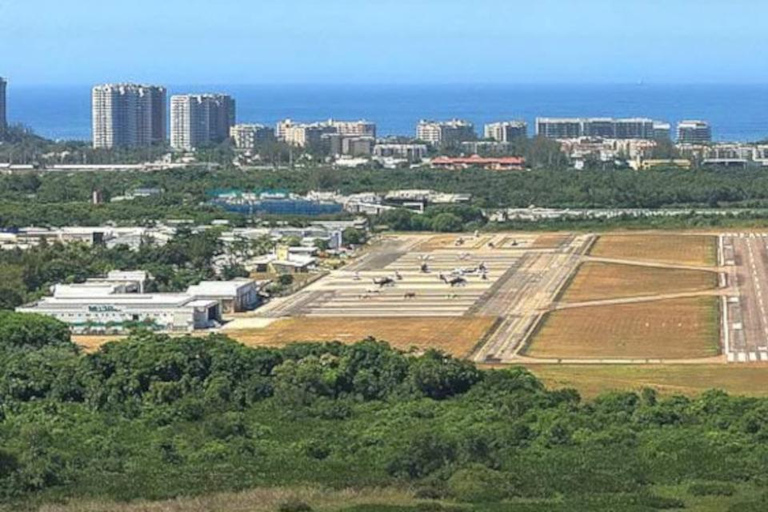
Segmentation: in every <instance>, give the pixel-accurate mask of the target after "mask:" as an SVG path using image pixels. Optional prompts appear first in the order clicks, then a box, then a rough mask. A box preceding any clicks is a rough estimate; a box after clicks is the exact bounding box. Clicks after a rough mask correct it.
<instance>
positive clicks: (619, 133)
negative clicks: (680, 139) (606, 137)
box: [613, 118, 657, 139]
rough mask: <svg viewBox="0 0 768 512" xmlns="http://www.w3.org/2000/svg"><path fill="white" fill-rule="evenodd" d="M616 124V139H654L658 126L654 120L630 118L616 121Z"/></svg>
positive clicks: (614, 122)
mask: <svg viewBox="0 0 768 512" xmlns="http://www.w3.org/2000/svg"><path fill="white" fill-rule="evenodd" d="M613 124H614V137H613V138H614V139H654V138H655V137H654V136H655V132H654V126H655V125H656V124H657V123H656V122H654V121H653V120H652V119H645V118H630V119H616V120H614V121H613Z"/></svg>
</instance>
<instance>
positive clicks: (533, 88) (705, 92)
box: [8, 81, 768, 142]
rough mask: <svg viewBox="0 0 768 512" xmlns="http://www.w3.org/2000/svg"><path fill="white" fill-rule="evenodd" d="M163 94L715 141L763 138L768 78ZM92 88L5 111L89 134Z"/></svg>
mask: <svg viewBox="0 0 768 512" xmlns="http://www.w3.org/2000/svg"><path fill="white" fill-rule="evenodd" d="M168 89H169V94H175V93H182V92H224V93H229V94H232V95H233V96H234V97H235V99H236V101H237V108H238V115H237V117H238V121H240V122H255V123H263V124H270V125H272V124H274V123H275V122H277V121H278V120H280V119H284V118H293V119H297V120H300V121H315V120H323V119H328V118H331V117H332V118H336V119H359V118H365V119H369V120H371V121H374V122H376V123H377V125H378V128H379V133H380V135H383V136H386V135H405V136H413V135H414V131H415V125H416V123H417V122H418V120H419V119H422V118H427V119H449V118H454V117H458V118H463V119H467V120H469V121H472V122H473V123H475V125H476V127H482V125H483V124H484V123H487V122H494V121H500V120H508V119H523V120H526V121H527V122H528V124H529V127H530V129H531V130H532V129H533V126H534V120H535V118H536V117H539V116H540V117H602V116H605V117H649V118H652V119H656V120H659V121H666V122H670V123H673V124H674V123H676V122H678V121H680V120H683V119H688V118H693V119H705V120H708V121H709V122H710V123H711V124H712V126H713V132H714V139H715V140H716V141H733V142H750V141H757V140H762V139H766V138H768V117H767V116H765V112H768V84H743V85H721V84H667V85H664V84H600V85H597V84H573V85H565V84H538V85H536V84H519V85H504V84H493V83H490V84H426V83H425V84H382V85H378V84H360V85H351V84H338V85H333V84H282V85H280V84H265V85H236V84H233V85H222V84H219V85H189V86H185V85H169V86H168ZM90 90H91V85H87V84H86V85H14V84H13V82H12V81H11V82H10V84H9V88H8V114H9V121H10V122H12V123H23V124H25V125H27V126H29V127H31V128H32V129H33V130H34V131H35V132H36V133H39V134H40V135H42V136H45V137H48V138H51V139H62V140H89V139H90V137H91V117H90Z"/></svg>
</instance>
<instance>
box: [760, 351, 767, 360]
mask: <svg viewBox="0 0 768 512" xmlns="http://www.w3.org/2000/svg"><path fill="white" fill-rule="evenodd" d="M760 360H761V361H768V352H760Z"/></svg>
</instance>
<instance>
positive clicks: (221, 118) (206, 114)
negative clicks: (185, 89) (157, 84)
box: [171, 94, 235, 151]
mask: <svg viewBox="0 0 768 512" xmlns="http://www.w3.org/2000/svg"><path fill="white" fill-rule="evenodd" d="M234 124H235V100H234V99H233V98H232V97H231V96H227V95H226V94H185V95H178V96H172V97H171V147H173V148H174V149H177V150H184V151H190V150H194V149H196V148H198V147H200V146H204V145H206V144H212V143H214V144H215V143H220V142H223V141H225V140H226V139H227V138H228V137H229V130H230V128H231V127H232V126H233V125H234Z"/></svg>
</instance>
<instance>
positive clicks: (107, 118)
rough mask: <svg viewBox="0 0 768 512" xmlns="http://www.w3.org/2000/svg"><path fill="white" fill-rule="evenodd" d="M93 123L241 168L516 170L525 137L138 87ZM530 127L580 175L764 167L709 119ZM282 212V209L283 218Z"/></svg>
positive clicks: (111, 138)
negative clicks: (283, 159) (229, 145)
mask: <svg viewBox="0 0 768 512" xmlns="http://www.w3.org/2000/svg"><path fill="white" fill-rule="evenodd" d="M6 86H7V82H6V81H5V80H4V79H2V78H0V132H2V131H5V130H6V129H7V119H6ZM168 110H170V112H168ZM92 123H93V127H92V128H93V146H94V147H95V148H107V149H109V148H118V147H127V148H140V147H149V146H152V145H155V144H165V143H166V142H170V146H171V148H173V149H174V150H176V151H183V152H188V151H194V150H195V149H197V148H200V147H203V146H206V145H210V144H216V143H221V142H224V141H225V140H227V139H231V140H232V142H233V144H234V146H235V147H236V148H238V149H239V150H241V151H242V153H241V155H245V156H244V160H243V161H250V160H251V157H252V156H254V155H257V154H258V152H259V150H260V149H261V148H262V147H264V145H265V144H268V143H270V142H276V141H277V142H282V143H285V144H288V145H290V146H294V147H296V148H299V149H302V150H305V151H313V150H320V151H321V152H322V153H324V154H326V155H329V157H330V158H332V159H334V162H335V163H336V165H338V166H347V167H357V166H361V165H368V164H370V163H371V162H375V163H378V164H379V165H381V166H383V167H385V168H396V167H407V166H413V165H418V164H425V165H430V166H432V167H433V168H441V169H465V168H468V167H482V168H485V169H489V170H498V171H503V170H520V169H523V168H525V161H524V160H522V159H520V158H517V157H514V156H510V155H515V154H517V152H518V149H517V148H519V145H518V144H516V141H519V140H521V139H526V138H527V137H528V136H529V129H528V124H527V123H526V122H525V121H519V120H511V121H501V122H495V123H489V124H486V125H485V126H484V127H483V129H482V132H481V135H480V136H479V135H478V133H476V131H475V126H474V125H473V124H472V123H471V122H469V121H466V120H462V119H451V120H448V121H435V120H421V121H419V122H418V124H417V125H416V129H415V136H413V137H410V138H409V137H388V138H377V136H378V134H377V127H376V124H375V123H373V122H371V121H367V120H358V121H340V120H335V119H329V120H326V121H320V122H309V123H305V122H296V121H293V120H291V119H285V120H282V121H279V122H278V123H277V124H276V125H275V126H274V127H273V126H266V125H262V124H237V117H236V104H235V100H234V99H233V98H232V97H231V96H228V95H226V94H181V95H174V96H171V97H170V101H169V99H168V98H167V91H166V89H165V88H164V87H161V86H156V85H138V84H105V85H98V86H96V87H94V88H93V91H92ZM535 123H536V124H535V128H534V130H533V133H534V134H535V136H537V137H542V138H547V139H553V140H557V141H558V142H559V143H560V144H561V147H562V150H563V152H564V153H565V154H566V155H567V156H568V157H569V158H570V159H571V161H572V162H573V163H574V166H575V167H577V168H578V167H579V165H580V164H582V165H583V164H584V162H586V161H587V160H589V159H597V160H599V161H603V162H610V161H612V160H625V161H629V162H630V163H631V165H632V166H634V167H635V168H638V169H640V168H650V167H653V165H654V160H653V157H652V156H651V155H652V154H653V153H654V148H655V147H656V146H657V145H658V144H659V143H661V142H662V141H666V142H672V141H674V142H676V149H677V153H679V155H680V157H679V163H680V164H681V165H682V166H684V167H686V166H692V165H695V164H698V165H725V166H742V165H747V164H748V163H757V164H759V165H766V164H767V163H768V155H766V148H765V147H763V146H759V145H748V144H712V127H711V126H710V124H709V123H708V122H706V121H700V120H687V121H681V122H680V123H678V124H677V126H676V128H675V131H674V133H673V128H672V126H671V125H670V124H669V123H666V122H661V121H656V120H653V119H649V118H602V117H587V118H551V117H539V118H537V119H536V121H535ZM442 148H451V149H453V150H458V153H459V154H461V155H462V156H460V157H454V158H449V157H442V156H441V157H436V158H432V159H430V156H431V155H433V154H434V153H433V150H435V149H442ZM187 156H189V155H187ZM190 158H192V157H190ZM257 158H258V157H257ZM661 162H662V163H665V162H664V161H661ZM686 162H688V163H687V164H686ZM666 163H669V162H668V161H667V162H666ZM170 165H183V164H173V163H169V164H166V167H167V166H170ZM60 167H61V170H69V169H67V168H65V167H67V166H63V165H62V166H60ZM115 167H116V166H111V167H110V169H112V168H115ZM128 167H130V166H126V170H128ZM133 167H136V166H133ZM133 167H131V168H133ZM166 167H163V168H166ZM142 168H143V167H142ZM288 201H294V203H293V204H291V203H290V202H288ZM229 202H230V203H234V201H229ZM246 203H247V204H246ZM241 206H243V207H247V208H253V207H254V206H256V209H255V211H256V212H258V211H260V208H261V206H264V210H263V211H264V213H273V212H272V211H271V210H279V211H275V213H291V212H294V211H295V212H296V213H297V214H303V211H302V208H303V207H304V206H306V205H302V203H301V200H300V199H297V198H279V201H272V200H271V198H259V200H258V201H254V200H251V199H249V200H247V201H244V202H243V205H241ZM285 206H289V209H288V210H287V211H286V210H281V208H283V207H285ZM334 208H335V207H329V208H328V209H324V210H323V213H333V212H334V211H333V210H334ZM321 209H323V208H321Z"/></svg>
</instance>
